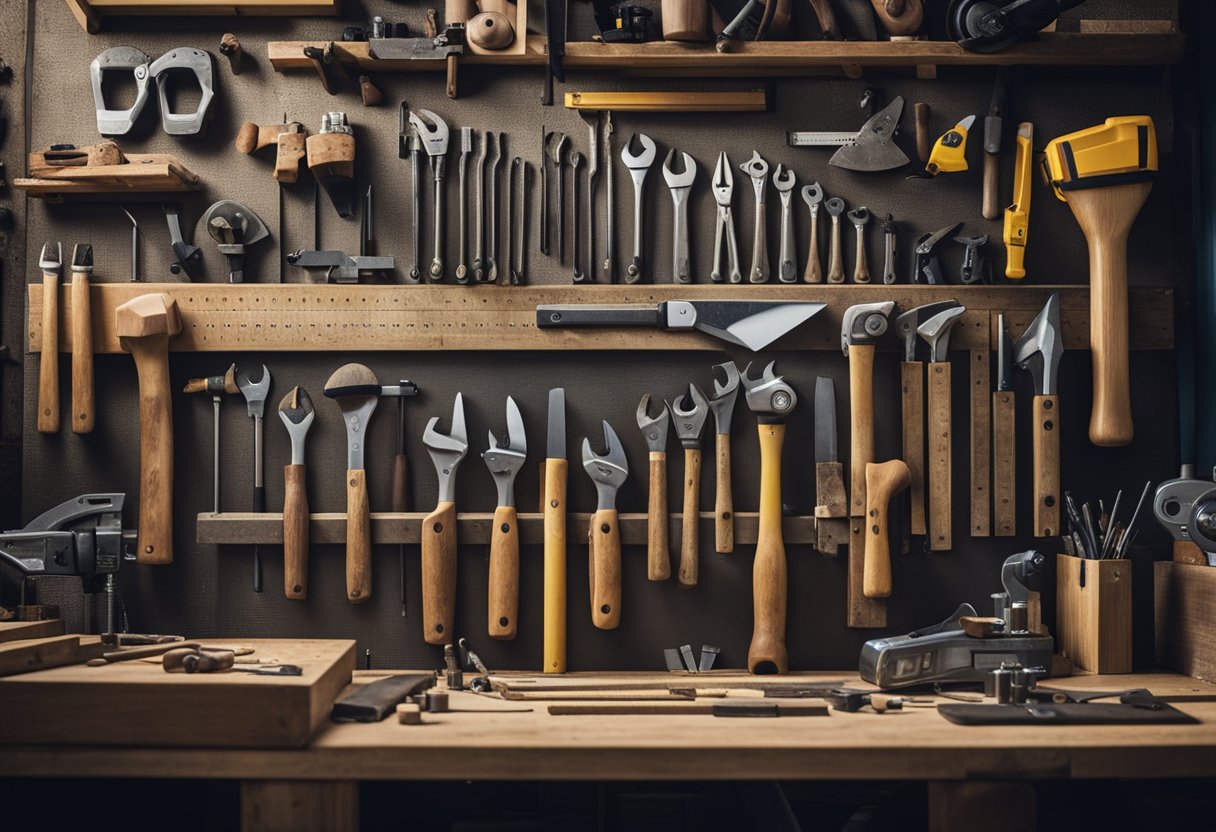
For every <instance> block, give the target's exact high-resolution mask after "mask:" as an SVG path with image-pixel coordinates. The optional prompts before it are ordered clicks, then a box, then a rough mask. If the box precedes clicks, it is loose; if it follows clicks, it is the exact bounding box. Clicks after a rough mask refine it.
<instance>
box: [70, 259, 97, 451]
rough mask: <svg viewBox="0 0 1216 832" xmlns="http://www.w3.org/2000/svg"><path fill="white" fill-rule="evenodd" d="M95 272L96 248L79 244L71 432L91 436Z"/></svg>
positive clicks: (74, 261) (74, 269)
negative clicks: (91, 290) (91, 287)
mask: <svg viewBox="0 0 1216 832" xmlns="http://www.w3.org/2000/svg"><path fill="white" fill-rule="evenodd" d="M92 273H93V247H92V246H91V245H89V244H88V243H77V244H76V247H75V248H73V249H72V288H71V302H72V433H92V432H93V425H94V422H95V419H96V410H95V408H94V404H93V314H92V304H91V303H90V302H89V275H90V274H92Z"/></svg>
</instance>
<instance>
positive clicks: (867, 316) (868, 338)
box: [840, 300, 895, 355]
mask: <svg viewBox="0 0 1216 832" xmlns="http://www.w3.org/2000/svg"><path fill="white" fill-rule="evenodd" d="M894 311H895V302H894V301H889V300H886V301H882V302H880V303H858V304H855V305H854V306H850V307H849V308H848V309H846V310H845V313H844V319H843V322H842V324H841V327H840V346H841V347H842V349H843V350H844V354H845V355H848V354H849V346H850V345H858V344H873V343H875V342H876V341H877V340H878V339H879V338H881V337H882V336H883V335H884V334H886V331H887V324H888V320H887V319H888V317H889V316H890V315H891V313H892V312H894Z"/></svg>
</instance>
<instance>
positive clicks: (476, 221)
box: [473, 130, 494, 283]
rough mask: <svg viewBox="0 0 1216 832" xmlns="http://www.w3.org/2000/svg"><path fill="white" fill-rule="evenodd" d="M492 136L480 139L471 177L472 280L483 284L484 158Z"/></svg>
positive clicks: (487, 269)
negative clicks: (475, 167) (473, 172)
mask: <svg viewBox="0 0 1216 832" xmlns="http://www.w3.org/2000/svg"><path fill="white" fill-rule="evenodd" d="M493 141H494V134H493V133H491V132H490V131H489V130H487V131H486V133H485V135H484V136H482V139H481V152H480V153H479V154H477V170H476V172H475V175H474V176H473V187H474V189H475V190H476V193H475V194H474V197H475V198H474V200H473V202H474V203H475V204H476V205H477V207H476V209H474V213H473V280H474V282H476V283H485V282H486V274H487V273H488V271H489V268H488V265H487V263H486V234H485V229H486V225H485V223H486V157H487V156H489V154H490V146H491V144H493Z"/></svg>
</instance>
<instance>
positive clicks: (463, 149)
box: [456, 127, 473, 283]
mask: <svg viewBox="0 0 1216 832" xmlns="http://www.w3.org/2000/svg"><path fill="white" fill-rule="evenodd" d="M472 152H473V128H472V127H461V128H460V168H459V173H460V176H459V178H460V221H459V225H458V228H459V229H460V231H459V234H460V262H459V263H457V265H456V282H457V283H468V282H469V223H468V215H469V198H468V187H467V185H466V184H465V181H466V180H465V171H466V169H467V168H468V164H469V154H470V153H472Z"/></svg>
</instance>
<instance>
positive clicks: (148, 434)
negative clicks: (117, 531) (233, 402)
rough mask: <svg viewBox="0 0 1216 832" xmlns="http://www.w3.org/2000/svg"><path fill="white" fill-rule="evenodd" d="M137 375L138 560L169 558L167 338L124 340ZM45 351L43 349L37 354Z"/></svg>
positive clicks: (170, 492)
mask: <svg viewBox="0 0 1216 832" xmlns="http://www.w3.org/2000/svg"><path fill="white" fill-rule="evenodd" d="M127 349H128V350H130V352H131V356H132V357H133V358H134V359H135V369H136V372H137V373H138V375H139V543H138V549H137V551H136V558H137V560H138V561H139V563H156V564H163V563H172V562H173V402H172V398H171V396H170V393H169V336H168V335H150V336H147V337H145V338H134V339H129V340H128V342H127ZM43 355H45V353H43Z"/></svg>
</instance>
